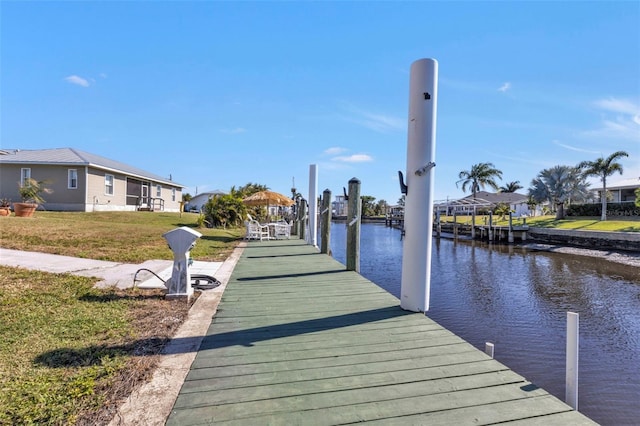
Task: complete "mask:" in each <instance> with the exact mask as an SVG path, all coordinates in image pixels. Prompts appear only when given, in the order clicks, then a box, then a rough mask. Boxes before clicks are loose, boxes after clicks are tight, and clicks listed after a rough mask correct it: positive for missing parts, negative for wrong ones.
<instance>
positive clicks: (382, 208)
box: [374, 200, 389, 216]
mask: <svg viewBox="0 0 640 426" xmlns="http://www.w3.org/2000/svg"><path fill="white" fill-rule="evenodd" d="M387 207H389V203H387V201H386V200H380V201H378V202H377V203H376V205H375V207H374V211H375V214H376V216H381V215H385V214H387Z"/></svg>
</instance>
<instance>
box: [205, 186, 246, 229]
mask: <svg viewBox="0 0 640 426" xmlns="http://www.w3.org/2000/svg"><path fill="white" fill-rule="evenodd" d="M203 213H204V216H205V221H206V222H207V223H208V224H209V227H213V226H222V227H223V228H226V227H227V226H239V225H241V224H242V222H243V219H244V217H245V215H246V213H247V210H246V206H245V205H244V204H243V203H242V198H240V197H237V196H235V195H233V194H227V195H220V196H217V197H213V198H211V199H210V200H209V201H207V203H206V204H205V205H204V208H203Z"/></svg>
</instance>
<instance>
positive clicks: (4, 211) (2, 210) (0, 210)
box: [0, 207, 11, 216]
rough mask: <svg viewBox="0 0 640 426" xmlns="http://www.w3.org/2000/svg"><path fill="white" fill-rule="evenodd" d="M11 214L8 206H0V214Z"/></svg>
mask: <svg viewBox="0 0 640 426" xmlns="http://www.w3.org/2000/svg"><path fill="white" fill-rule="evenodd" d="M10 214H11V209H9V207H0V216H9V215H10Z"/></svg>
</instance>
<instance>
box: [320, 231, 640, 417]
mask: <svg viewBox="0 0 640 426" xmlns="http://www.w3.org/2000/svg"><path fill="white" fill-rule="evenodd" d="M345 248H346V225H345V224H344V223H341V222H334V223H332V227H331V250H332V252H333V256H334V258H335V259H337V260H338V261H340V262H342V263H343V264H344V263H345ZM401 272H402V241H401V239H400V231H399V230H397V229H393V228H389V227H385V226H384V225H382V224H363V225H362V228H361V234H360V273H361V274H362V275H363V276H365V277H366V278H368V279H369V280H371V281H373V282H374V283H376V284H377V285H379V286H380V287H382V288H384V289H385V290H387V291H388V292H390V293H391V294H393V295H395V296H396V297H399V295H400V282H401ZM430 306H431V308H430V310H429V312H427V315H428V316H429V317H430V318H432V319H433V320H435V321H437V322H438V323H440V324H441V325H442V326H444V327H445V328H447V329H449V330H451V331H452V332H454V333H456V334H457V335H459V336H460V337H462V338H463V339H465V340H466V341H468V342H469V343H471V344H473V345H474V346H476V347H477V348H479V349H481V350H484V347H485V342H491V343H494V344H495V358H496V359H497V360H499V361H500V362H502V363H503V364H505V365H507V366H508V367H510V368H511V369H512V370H514V371H516V372H518V373H519V374H521V375H522V376H524V377H526V378H527V379H528V380H530V381H531V382H533V383H535V384H536V385H538V386H540V387H542V388H544V389H546V390H547V391H548V392H550V393H551V394H553V395H555V396H556V397H558V398H560V399H561V400H564V392H565V390H564V381H565V345H566V343H565V333H566V314H567V311H571V312H577V313H578V314H580V363H579V382H578V386H579V402H578V410H579V411H581V412H582V413H584V414H586V415H587V416H589V417H590V418H591V419H593V420H594V421H596V422H598V423H601V424H603V425H640V270H639V268H637V267H631V266H625V265H620V264H616V263H612V262H608V261H605V260H603V259H595V258H589V257H584V256H574V255H567V254H558V253H547V252H535V251H527V250H525V249H524V248H521V247H517V246H506V245H496V244H491V245H489V244H488V243H482V242H478V241H457V242H456V241H453V240H450V239H440V240H436V239H434V242H433V248H432V267H431V300H430Z"/></svg>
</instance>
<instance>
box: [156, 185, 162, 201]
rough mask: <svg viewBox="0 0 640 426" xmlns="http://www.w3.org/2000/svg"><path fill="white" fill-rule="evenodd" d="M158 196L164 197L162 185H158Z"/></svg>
mask: <svg viewBox="0 0 640 426" xmlns="http://www.w3.org/2000/svg"><path fill="white" fill-rule="evenodd" d="M156 197H158V198H160V197H162V185H156Z"/></svg>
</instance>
